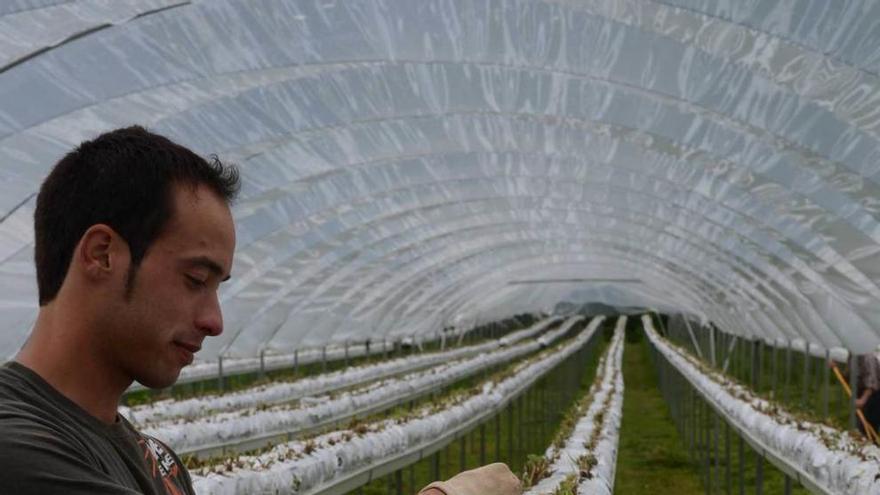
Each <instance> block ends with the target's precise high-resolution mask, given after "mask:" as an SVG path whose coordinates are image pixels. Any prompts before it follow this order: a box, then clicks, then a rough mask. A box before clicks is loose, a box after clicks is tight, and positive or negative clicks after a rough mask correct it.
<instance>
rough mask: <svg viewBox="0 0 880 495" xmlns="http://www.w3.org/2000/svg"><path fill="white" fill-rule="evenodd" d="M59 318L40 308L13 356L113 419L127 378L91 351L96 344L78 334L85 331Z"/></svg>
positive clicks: (94, 412) (85, 406)
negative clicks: (27, 335) (114, 370)
mask: <svg viewBox="0 0 880 495" xmlns="http://www.w3.org/2000/svg"><path fill="white" fill-rule="evenodd" d="M62 322H63V319H61V318H58V314H56V313H55V312H54V311H52V310H51V309H48V310H47V309H46V308H41V310H40V315H39V316H38V317H37V322H36V324H35V325H34V329H33V331H32V332H31V336H30V338H29V339H28V341H27V343H26V344H25V345H24V347H23V348H22V349H21V351H19V353H18V355H16V357H15V360H16V361H18V362H19V363H21V364H23V365H24V366H27V367H28V368H30V369H31V370H33V371H34V372H35V373H36V374H38V375H40V377H42V378H43V379H44V380H46V382H48V383H49V385H51V386H52V387H53V388H55V389H56V390H58V392H60V393H61V394H62V395H64V396H65V397H67V398H68V399H70V400H71V401H73V402H74V403H76V404H77V405H79V406H80V407H82V408H83V409H85V410H86V412H88V413H89V414H91V415H92V416H94V417H96V418H98V419H99V420H101V421H103V422H104V423H108V424H109V423H114V422H115V421H116V410H117V406H118V404H119V399H120V397H121V396H122V394H123V393H124V392H125V390H126V389H127V388H128V386H129V385H131V380H126V379H124V378H122V377H119V376H117V374H116V373H113V372H112V371H111V369H110V367H109V366H107V365H106V363H104V362H103V361H102V360H101V359H100V357H99V356H96V355H95V354H96V351H97V350H96V346H95V345H93V343H91V342H88V340H87V339H84V338H83V337H82V336H83V335H87V333H86V332H82V331H80V329H78V328H76V327H75V324H76V323H74V322H68V324H67V325H61V324H60V323H62Z"/></svg>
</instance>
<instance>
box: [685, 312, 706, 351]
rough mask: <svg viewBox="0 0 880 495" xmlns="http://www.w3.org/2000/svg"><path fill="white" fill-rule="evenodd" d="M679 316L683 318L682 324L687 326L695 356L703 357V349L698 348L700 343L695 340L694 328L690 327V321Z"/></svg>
mask: <svg viewBox="0 0 880 495" xmlns="http://www.w3.org/2000/svg"><path fill="white" fill-rule="evenodd" d="M681 318H682V319H683V320H684V324H685V326H686V327H687V329H688V333H689V334H690V336H691V343H692V344H693V345H694V350H696V352H697V356H699V357H700V359H703V350H702V349H700V343H699V342H698V341H697V336H696V335H695V334H694V329H693V328H691V323H690V322H689V321H688V320H687V318H685V317H684V316H683V315H682V317H681Z"/></svg>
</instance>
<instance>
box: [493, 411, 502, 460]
mask: <svg viewBox="0 0 880 495" xmlns="http://www.w3.org/2000/svg"><path fill="white" fill-rule="evenodd" d="M494 460H495V462H501V412H500V411H499V412H498V414H496V415H495V459H494Z"/></svg>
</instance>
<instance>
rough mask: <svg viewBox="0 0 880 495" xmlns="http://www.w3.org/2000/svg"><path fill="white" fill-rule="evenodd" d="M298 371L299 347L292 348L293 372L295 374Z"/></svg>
mask: <svg viewBox="0 0 880 495" xmlns="http://www.w3.org/2000/svg"><path fill="white" fill-rule="evenodd" d="M298 372H299V349H294V350H293V374H294V375H296V374H297V373H298Z"/></svg>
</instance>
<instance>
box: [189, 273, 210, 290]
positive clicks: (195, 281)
mask: <svg viewBox="0 0 880 495" xmlns="http://www.w3.org/2000/svg"><path fill="white" fill-rule="evenodd" d="M186 279H187V281H188V282H189V284H190V285H191V286H192V287H194V288H201V287H205V286H206V285H207V282H206V281H204V280H202V279H200V278H196V277H193V276H192V275H187V276H186Z"/></svg>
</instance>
